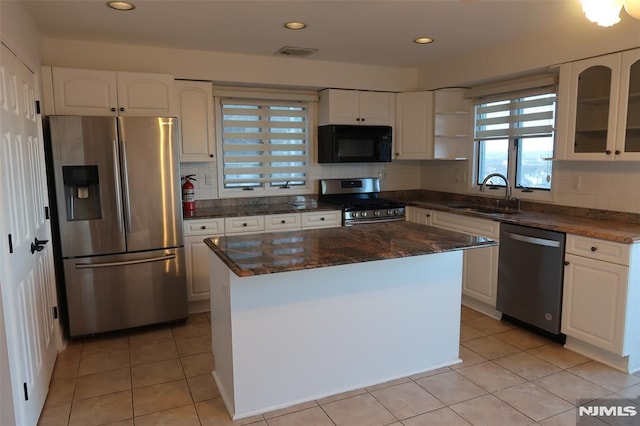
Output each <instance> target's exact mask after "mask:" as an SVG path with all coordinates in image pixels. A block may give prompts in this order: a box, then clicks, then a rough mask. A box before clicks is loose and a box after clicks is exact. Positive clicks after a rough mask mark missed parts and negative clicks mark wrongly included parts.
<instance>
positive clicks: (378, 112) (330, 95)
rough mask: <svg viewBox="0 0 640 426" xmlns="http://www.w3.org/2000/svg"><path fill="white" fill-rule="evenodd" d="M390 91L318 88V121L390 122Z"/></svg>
mask: <svg viewBox="0 0 640 426" xmlns="http://www.w3.org/2000/svg"><path fill="white" fill-rule="evenodd" d="M393 100H394V94H393V93H388V92H367V91H360V90H339V89H326V90H322V91H320V101H319V104H318V122H319V125H321V126H323V125H326V124H361V125H365V126H367V125H368V126H392V125H393Z"/></svg>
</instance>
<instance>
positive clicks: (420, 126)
mask: <svg viewBox="0 0 640 426" xmlns="http://www.w3.org/2000/svg"><path fill="white" fill-rule="evenodd" d="M433 135H434V133H433V92H406V93H398V94H396V126H395V138H394V139H395V147H396V149H395V159H397V160H428V159H432V158H433Z"/></svg>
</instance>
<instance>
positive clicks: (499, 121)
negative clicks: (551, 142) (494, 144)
mask: <svg viewBox="0 0 640 426" xmlns="http://www.w3.org/2000/svg"><path fill="white" fill-rule="evenodd" d="M555 103H556V95H555V93H543V94H537V95H533V96H523V97H519V96H516V97H511V98H508V99H504V98H503V99H502V100H499V101H494V102H488V103H482V104H478V105H476V107H475V128H474V137H475V139H476V140H490V139H514V138H522V137H533V136H541V135H548V134H551V133H552V132H553V130H554V124H555Z"/></svg>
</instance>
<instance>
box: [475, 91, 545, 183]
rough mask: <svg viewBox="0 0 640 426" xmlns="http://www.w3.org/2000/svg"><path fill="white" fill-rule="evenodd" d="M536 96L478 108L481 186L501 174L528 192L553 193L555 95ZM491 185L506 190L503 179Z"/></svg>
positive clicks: (501, 100) (513, 97)
mask: <svg viewBox="0 0 640 426" xmlns="http://www.w3.org/2000/svg"><path fill="white" fill-rule="evenodd" d="M554 89H555V88H554ZM537 92H538V93H536V92H529V93H527V94H526V95H522V94H521V95H511V96H504V97H502V98H494V99H493V100H491V101H490V102H485V103H479V104H477V105H476V106H475V130H474V138H475V143H476V149H477V153H478V155H477V167H476V170H477V174H476V182H477V184H478V185H479V184H480V183H481V182H482V181H483V180H484V179H485V177H486V176H487V175H489V174H491V173H500V174H502V175H504V176H506V177H507V178H508V179H509V181H510V182H513V186H514V187H515V188H519V189H522V190H524V191H525V192H529V191H533V190H547V191H548V190H550V189H551V183H552V179H551V177H552V162H551V160H550V159H551V157H553V143H554V123H555V107H556V94H555V92H554V91H550V90H549V89H547V90H538V91H537ZM492 183H495V186H505V184H504V182H503V181H502V180H501V179H496V180H495V181H492Z"/></svg>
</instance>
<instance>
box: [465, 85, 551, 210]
mask: <svg viewBox="0 0 640 426" xmlns="http://www.w3.org/2000/svg"><path fill="white" fill-rule="evenodd" d="M544 81H545V82H548V81H555V79H554V77H553V76H551V77H549V78H548V79H546V80H544ZM519 82H521V80H520V81H519ZM504 87H510V86H509V85H508V84H507V86H504ZM499 88H500V86H499V85H497V86H493V87H492V89H493V90H495V91H496V92H495V94H488V93H486V91H485V89H484V88H483V89H481V90H478V92H477V93H481V92H482V96H481V97H479V98H476V99H475V100H474V103H475V104H476V105H477V104H484V103H488V102H492V101H499V100H506V99H510V98H511V99H513V98H517V97H520V98H521V97H527V96H535V95H536V94H544V93H551V92H555V93H556V117H557V108H558V106H557V93H558V92H557V89H558V88H557V85H555V84H554V85H553V86H549V85H548V84H546V85H545V87H537V88H528V90H518V91H515V92H508V93H504V92H503V93H500V92H501V91H500V90H499ZM518 89H523V87H518ZM470 94H471V96H473V90H471V91H470ZM468 96H469V95H468ZM475 118H476V117H475V108H474V139H473V157H472V159H471V161H469V176H470V177H471V178H470V179H469V187H468V192H469V193H471V194H474V195H480V196H488V197H496V198H500V199H502V198H504V197H505V186H504V182H503V181H502V180H501V179H499V178H495V179H492V181H493V182H494V183H495V184H496V186H495V188H497V190H491V191H490V190H489V189H487V190H486V191H485V192H481V191H480V185H481V183H482V182H479V181H478V168H479V167H478V163H479V155H480V143H479V142H478V141H477V140H476V138H475ZM555 127H556V126H554V131H553V138H554V151H555V150H556V149H557V141H556V140H555V138H556V132H555ZM515 139H517V137H509V142H508V162H509V164H508V168H507V179H509V183H510V186H511V196H512V197H514V198H519V199H523V200H531V201H547V202H548V201H553V200H554V197H555V188H556V186H557V183H556V184H554V183H553V179H554V178H553V175H554V174H555V167H554V164H553V162H552V159H551V158H550V159H549V160H548V161H550V162H551V170H552V172H551V173H552V183H551V188H550V189H532V191H531V192H528V191H525V190H524V188H518V187H516V172H517V171H516V167H517V149H516V147H515V144H514V140H515ZM487 188H489V185H487Z"/></svg>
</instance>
